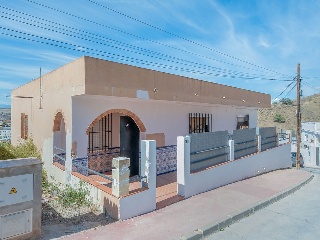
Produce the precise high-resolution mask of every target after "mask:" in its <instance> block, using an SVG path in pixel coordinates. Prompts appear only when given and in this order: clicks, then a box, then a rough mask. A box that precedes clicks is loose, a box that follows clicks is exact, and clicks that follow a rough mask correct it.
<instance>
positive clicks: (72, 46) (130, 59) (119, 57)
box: [0, 26, 234, 77]
mask: <svg viewBox="0 0 320 240" xmlns="http://www.w3.org/2000/svg"><path fill="white" fill-rule="evenodd" d="M0 29H4V30H7V31H11V32H16V33H19V34H23V35H27V36H29V37H34V38H40V39H42V40H47V41H52V42H54V43H50V42H44V41H40V40H36V39H32V38H28V37H21V36H17V35H13V34H8V33H3V32H0V34H3V35H6V36H10V37H15V38H19V39H23V40H28V41H32V42H38V43H42V44H47V45H51V46H55V47H60V48H64V49H69V50H73V51H79V52H84V53H89V54H94V55H97V56H103V57H109V58H113V59H117V60H120V61H125V62H131V63H139V64H143V65H147V66H156V67H160V68H165V69H170V70H176V71H183V72H191V73H197V74H202V75H204V74H206V75H214V76H219V77H234V76H226V75H221V74H214V73H212V72H201V71H195V70H193V69H188V68H182V67H176V66H172V65H166V64H162V63H154V62H151V61H147V60H141V59H137V58H133V57H127V56H122V55H119V54H115V53H109V52H105V51H102V50H97V49H93V48H87V47H83V46H80V45H76V44H71V43H67V42H62V41H58V40H54V39H50V38H47V37H41V36H36V35H34V34H30V33H24V32H21V31H16V30H12V29H8V28H4V27H1V26H0ZM57 43H59V44H63V45H67V46H63V45H59V44H57ZM68 45H69V47H68ZM88 50H90V51H88ZM92 51H93V52H95V53H93V52H92Z"/></svg>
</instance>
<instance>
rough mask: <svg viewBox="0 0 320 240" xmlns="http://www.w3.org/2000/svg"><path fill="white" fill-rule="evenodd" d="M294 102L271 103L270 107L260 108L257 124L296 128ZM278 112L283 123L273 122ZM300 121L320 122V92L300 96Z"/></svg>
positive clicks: (260, 125)
mask: <svg viewBox="0 0 320 240" xmlns="http://www.w3.org/2000/svg"><path fill="white" fill-rule="evenodd" d="M296 109H297V106H296V102H295V101H294V102H293V105H292V106H289V105H284V104H281V103H277V104H272V108H270V109H260V110H259V113H258V126H259V127H270V126H276V127H277V129H280V128H282V129H284V130H285V129H292V130H295V129H296ZM276 114H280V115H281V116H283V117H284V120H285V122H284V123H277V122H274V116H275V115H276ZM301 117H302V122H320V94H315V95H312V96H308V97H305V98H301Z"/></svg>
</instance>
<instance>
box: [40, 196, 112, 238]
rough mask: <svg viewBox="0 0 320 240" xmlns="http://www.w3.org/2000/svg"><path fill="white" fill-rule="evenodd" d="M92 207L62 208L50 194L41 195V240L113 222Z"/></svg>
mask: <svg viewBox="0 0 320 240" xmlns="http://www.w3.org/2000/svg"><path fill="white" fill-rule="evenodd" d="M115 221H116V220H115V219H112V218H111V217H110V216H108V215H105V214H104V213H102V212H101V211H98V210H97V209H96V208H94V207H87V206H82V207H80V208H78V207H77V208H73V207H71V208H66V207H63V206H62V205H61V204H60V203H59V202H58V199H57V198H56V197H54V196H51V195H50V193H48V192H47V193H43V198H42V218H41V225H42V226H41V230H42V234H41V239H43V240H47V239H57V238H59V237H62V236H65V235H69V234H72V233H76V232H80V231H83V230H87V229H90V228H95V227H98V226H103V225H107V224H109V223H113V222H115Z"/></svg>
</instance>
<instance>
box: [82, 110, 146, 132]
mask: <svg viewBox="0 0 320 240" xmlns="http://www.w3.org/2000/svg"><path fill="white" fill-rule="evenodd" d="M110 113H120V114H123V115H126V116H129V117H131V118H132V119H133V121H134V122H135V123H136V124H137V126H138V128H139V130H140V132H146V127H145V126H144V124H143V122H142V121H141V120H140V118H139V117H138V116H137V115H136V114H134V113H133V112H131V111H129V110H126V109H110V110H108V111H106V112H104V113H102V114H100V115H99V116H98V117H97V118H96V119H95V120H93V122H92V123H91V124H90V126H89V127H88V128H87V131H86V134H87V135H88V134H89V131H90V129H91V128H92V127H93V125H94V124H96V123H97V122H99V120H100V119H102V118H103V117H105V116H107V115H108V114H110Z"/></svg>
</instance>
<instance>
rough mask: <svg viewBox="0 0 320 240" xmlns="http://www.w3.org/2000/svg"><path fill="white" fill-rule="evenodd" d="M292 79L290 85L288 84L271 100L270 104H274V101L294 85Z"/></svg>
mask: <svg viewBox="0 0 320 240" xmlns="http://www.w3.org/2000/svg"><path fill="white" fill-rule="evenodd" d="M295 78H296V77H294V79H295ZM294 79H293V80H292V82H291V83H289V84H288V86H286V88H285V89H284V90H283V91H282V92H281V93H280V94H279V95H278V96H277V97H275V98H274V99H273V100H271V103H272V102H274V101H275V100H276V99H279V97H280V96H281V95H282V94H283V93H284V92H285V91H286V90H287V89H288V88H289V87H290V86H291V85H292V84H293V83H294Z"/></svg>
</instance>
